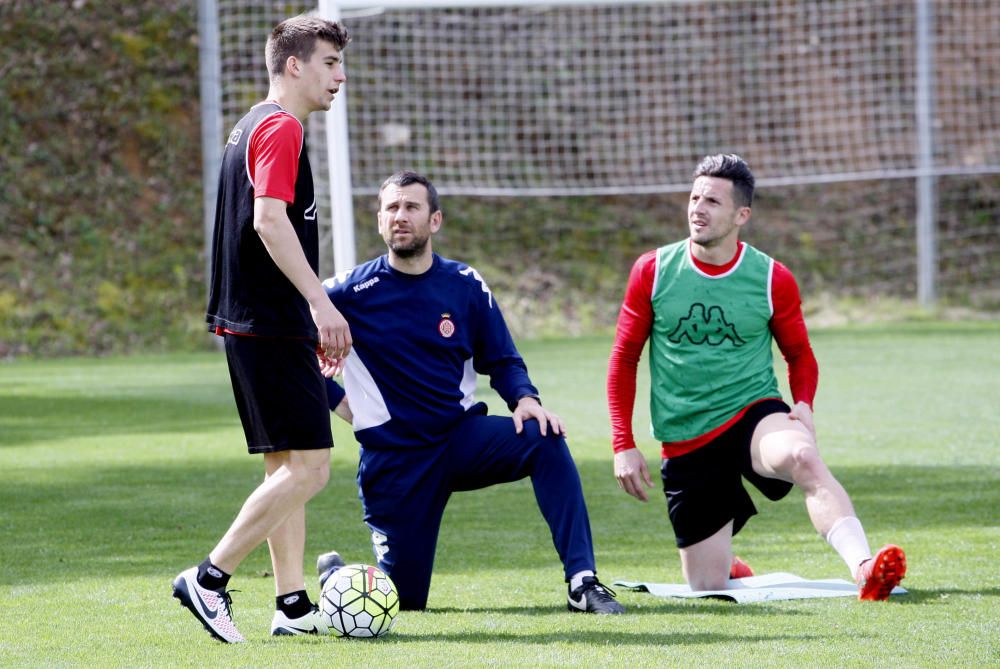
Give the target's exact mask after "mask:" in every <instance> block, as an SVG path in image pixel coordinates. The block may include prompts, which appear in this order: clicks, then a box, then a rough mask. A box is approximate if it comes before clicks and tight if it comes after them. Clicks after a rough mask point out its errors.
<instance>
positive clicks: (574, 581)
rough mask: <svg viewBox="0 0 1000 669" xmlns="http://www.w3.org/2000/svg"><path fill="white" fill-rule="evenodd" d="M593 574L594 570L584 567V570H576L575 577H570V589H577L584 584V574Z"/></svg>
mask: <svg viewBox="0 0 1000 669" xmlns="http://www.w3.org/2000/svg"><path fill="white" fill-rule="evenodd" d="M593 575H594V572H592V571H590V570H589V569H584V570H583V571H578V572H576V573H575V574H573V577H572V578H571V579H569V589H570V590H576V589H577V588H579V587H580V586H581V585H583V577H584V576H593Z"/></svg>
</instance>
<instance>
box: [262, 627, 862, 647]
mask: <svg viewBox="0 0 1000 669" xmlns="http://www.w3.org/2000/svg"><path fill="white" fill-rule="evenodd" d="M837 637H842V638H847V635H845V634H829V635H816V634H774V635H758V634H753V635H752V636H750V635H740V634H715V633H699V632H688V633H684V632H677V633H671V632H663V633H652V632H626V631H621V630H620V629H615V628H613V627H611V626H606V627H602V628H601V629H599V630H593V631H589V630H580V631H574V632H544V633H535V634H533V633H523V634H522V633H514V632H496V631H488V632H485V631H484V632H476V631H472V630H462V631H456V632H429V633H428V632H421V633H419V634H412V635H409V634H406V633H403V632H393V633H391V634H389V635H387V636H384V637H380V638H378V639H373V640H372V639H344V640H343V641H344V642H345V643H373V642H374V643H377V644H389V645H401V644H412V643H433V642H453V643H461V644H484V645H486V646H491V647H492V646H496V644H498V643H516V644H527V645H546V644H554V643H561V644H567V645H574V646H575V645H579V646H588V647H594V646H597V647H603V646H636V647H640V648H641V647H646V648H649V647H654V646H666V645H677V646H680V645H708V644H718V643H726V644H729V643H741V644H745V643H762V644H766V643H769V642H773V641H779V642H780V641H795V642H807V641H823V642H830V641H832V640H835V639H836V638H837ZM319 642H320V643H322V640H320V641H319ZM267 643H281V642H280V641H277V640H268V642H267ZM285 643H287V642H285Z"/></svg>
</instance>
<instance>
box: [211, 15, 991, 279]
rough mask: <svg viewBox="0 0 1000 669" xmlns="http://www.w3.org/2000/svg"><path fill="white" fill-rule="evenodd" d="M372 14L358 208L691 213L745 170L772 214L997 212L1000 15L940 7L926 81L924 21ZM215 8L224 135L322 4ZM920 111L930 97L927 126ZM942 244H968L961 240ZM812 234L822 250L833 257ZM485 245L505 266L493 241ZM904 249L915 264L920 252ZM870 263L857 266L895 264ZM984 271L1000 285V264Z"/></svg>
mask: <svg viewBox="0 0 1000 669" xmlns="http://www.w3.org/2000/svg"><path fill="white" fill-rule="evenodd" d="M373 4H374V5H376V6H373V7H371V8H364V7H361V3H359V2H356V1H351V2H345V3H343V5H342V7H343V9H342V10H341V13H340V18H341V20H342V21H343V22H344V23H345V24H346V25H347V26H348V28H349V30H350V32H351V34H352V35H353V37H354V39H353V42H352V43H351V45H350V47H349V48H348V50H347V52H346V63H347V71H348V83H347V86H346V90H347V102H348V110H347V112H348V113H347V116H348V119H349V126H348V127H349V137H350V159H351V163H350V173H351V174H350V177H351V182H352V189H353V193H354V194H355V195H356V196H365V195H371V194H373V193H375V192H376V190H377V188H378V185H379V184H380V183H381V182H382V180H383V179H384V178H385V177H386V176H387V175H388V174H390V173H391V172H393V171H395V170H397V169H400V168H404V167H406V168H412V169H416V170H418V171H421V172H424V173H426V174H427V175H428V176H430V177H431V178H432V179H433V180H434V182H435V183H436V184H437V186H438V188H439V190H440V191H441V192H442V194H445V195H451V196H473V197H487V198H489V197H498V198H509V197H511V196H519V197H524V196H540V197H565V196H576V197H609V196H629V195H631V196H635V195H655V194H659V195H663V194H670V193H682V192H686V191H687V190H688V188H689V187H690V172H691V170H692V168H693V166H694V164H695V163H696V162H697V160H698V159H699V158H700V157H701V156H703V155H705V154H707V153H715V152H721V151H726V152H736V153H740V154H741V155H743V156H744V157H746V158H747V160H748V161H749V162H750V164H751V166H752V167H753V169H754V172H755V174H756V175H757V177H758V183H759V186H760V187H761V192H762V194H763V193H771V194H774V195H777V194H780V192H781V191H780V189H781V188H792V187H795V188H800V191H796V192H802V191H801V188H802V187H806V188H807V187H809V186H816V185H823V184H832V183H836V182H845V183H847V182H864V181H870V182H872V183H873V184H874V183H875V182H882V181H884V180H886V179H894V180H900V181H899V184H900V188H901V189H902V190H906V191H909V192H910V195H911V196H912V192H913V180H915V179H917V178H919V177H921V176H924V177H926V176H932V177H934V178H935V179H938V178H941V180H942V182H945V181H947V182H948V183H964V182H963V179H965V180H966V181H969V182H974V183H983V184H985V185H984V186H983V187H984V188H985V189H986V193H985V195H983V198H984V199H985V201H987V202H995V199H991V198H995V195H994V191H995V190H996V180H995V179H991V178H986V179H983V176H984V175H986V176H987V177H989V176H990V175H996V174H1000V114H998V113H997V110H998V109H1000V40H998V39H997V35H998V32H997V30H998V26H1000V3H997V2H995V1H994V0H951V1H948V2H932V3H930V4H931V5H933V7H934V17H933V24H932V31H931V34H930V38H931V46H932V48H933V61H932V62H931V67H932V69H931V71H930V72H929V76H925V78H924V81H923V82H922V80H921V76H922V75H921V71H920V62H921V61H920V59H921V56H922V52H921V50H920V48H919V46H920V45H919V43H918V38H917V35H918V28H919V26H918V16H917V9H916V8H917V6H918V4H919V3H917V2H914V0H880V1H878V2H871V1H869V0H829V1H827V2H822V3H819V2H800V1H798V0H760V1H756V2H740V1H733V0H705V1H701V2H692V1H673V2H671V1H667V0H665V1H663V2H633V3H628V2H626V3H605V4H592V3H586V2H579V3H568V2H564V1H555V2H549V3H543V2H539V3H538V4H536V5H527V4H525V3H509V4H508V5H507V6H503V5H501V4H500V3H498V2H475V0H469V2H467V3H466V4H467V6H464V7H458V6H456V5H457V4H458V3H446V2H426V3H420V2H413V3H403V2H398V1H396V2H383V3H373ZM379 4H380V5H381V7H383V8H379V6H378V5H379ZM406 5H409V7H407V6H406ZM218 8H219V23H220V31H221V45H222V69H223V71H222V89H223V113H224V117H225V119H224V125H225V126H226V127H228V126H231V125H232V123H233V122H235V120H236V119H237V118H238V117H239V116H240V115H241V114H242V113H244V112H245V110H246V108H247V107H249V106H250V105H251V104H253V102H255V101H256V100H258V99H260V98H261V97H262V96H263V95H264V93H265V92H266V90H267V81H266V75H265V72H264V67H263V62H262V60H263V57H262V50H263V49H262V43H263V38H264V35H266V33H267V31H268V30H269V29H270V27H271V26H273V25H274V24H275V23H277V22H278V21H280V20H282V19H283V18H286V17H287V16H289V15H293V14H295V13H298V12H303V11H313V10H316V3H309V2H274V1H268V0H218ZM922 86H923V87H924V88H923V89H922V88H921V87H922ZM922 90H923V91H924V92H923V93H921V91H922ZM922 94H923V95H930V96H932V97H931V98H930V101H929V104H927V105H925V107H924V108H925V109H928V110H929V111H930V117H929V123H928V119H926V118H925V119H921V118H920V109H921V99H920V96H921V95H922ZM338 101H339V98H338ZM323 122H324V119H323V118H321V116H320V115H314V121H313V126H312V128H311V130H310V137H311V140H312V147H313V149H312V151H311V158H312V159H313V162H314V165H315V166H316V168H315V169H316V170H317V172H318V174H317V182H318V183H319V184H321V185H325V184H326V183H327V174H326V172H325V170H326V167H325V159H326V155H325V151H324V150H317V147H323V146H325V135H324V131H323V127H322V124H323ZM922 123H923V124H924V125H923V130H924V132H925V135H923V136H921V134H920V131H921V127H922ZM928 133H929V134H928ZM928 137H930V138H932V141H933V144H932V151H930V152H929V153H927V152H925V153H924V155H923V156H922V155H921V142H922V141H924V140H925V139H927V138H928ZM944 177H948V179H944ZM955 178H957V181H956V179H955ZM890 190H893V189H892V188H890ZM872 192H880V191H879V190H878V189H875V190H873V191H872ZM963 192H965V190H963ZM966 194H967V193H966ZM848 197H856V195H855V196H848ZM948 197H949V195H948V193H946V192H943V191H942V192H940V193H938V198H939V200H940V201H941V202H947V201H948ZM361 202H364V200H362V201H361ZM584 206H592V205H584ZM366 208H367V209H370V206H367V205H366ZM845 209H848V210H849V209H850V207H846V208H845ZM865 211H866V212H867V214H866V215H868V216H870V217H871V219H870V220H869V223H870V222H871V220H875V221H878V220H885V221H887V220H888V219H890V218H892V217H895V216H899V215H908V216H910V217H911V218H910V221H909V226H910V228H909V234H910V235H912V234H913V232H912V215H913V211H912V209H910V210H907V211H904V212H901V211H900V205H899V204H898V203H894V204H893V205H891V206H889V205H887V208H886V209H885V210H879V207H878V203H877V202H873V203H871V206H870V207H869V206H868V204H867V203H866V204H865ZM756 213H757V212H756V209H755V217H756ZM792 213H793V214H795V212H792ZM673 215H675V216H676V214H673ZM368 217H369V215H368V214H367V213H366V214H364V216H363V218H362V220H365V221H366V223H367V220H368ZM324 220H329V217H328V216H326V217H324ZM682 222H683V219H681V223H682ZM549 223H551V221H550V222H549ZM892 223H893V224H895V223H896V221H895V220H893V221H892ZM486 227H488V226H484V228H486ZM869 227H873V228H875V229H873V230H872V234H873V235H875V238H877V236H878V230H877V225H874V226H871V225H869ZM956 227H961V226H960V225H959V226H956ZM938 228H939V229H940V231H941V233H942V234H949V233H950V229H949V225H948V223H947V222H946V221H939V222H938ZM670 230H673V234H671V233H670V232H669V231H668V230H667V228H666V227H664V228H663V229H661V230H660V231H659V233H660V235H661V240H662V241H667V237H669V238H672V237H673V236H678V235H681V234H682V233H683V228H682V227H681V225H674V227H672V228H670ZM805 230H806V232H807V233H808V234H811V235H812V238H813V239H814V240H815V239H823V238H824V235H825V236H826V237H831V236H832V237H836V236H837V235H830V234H827V233H829V231H826V230H812V229H810V228H809V226H808V225H806V227H805ZM996 232H997V230H996V228H995V227H993V228H989V226H988V225H987V226H984V227H983V228H982V229H981V230H977V231H973V232H970V234H973V235H980V236H981V238H982V239H985V238H986V237H987V236H988V235H989V234H990V233H992V234H993V235H994V236H995V233H996ZM480 234H481V235H482V242H483V244H484V245H488V243H489V241H490V240H489V234H490V233H489V231H488V230H484V231H482V232H481V233H480ZM955 234H959V235H960V234H962V233H961V232H956V233H955ZM871 239H872V238H869V242H870V241H871ZM977 239H978V238H977ZM897 242H898V244H897V246H898V248H901V249H905V253H906V254H907V255H908V257H909V260H912V259H913V257H914V256H915V250H914V243H915V242H914V240H913V238H912V236H911V237H910V238H908V239H907V238H902V239H897ZM945 242H947V239H942V240H940V242H939V247H940V246H941V245H943V244H944V243H945ZM364 243H365V242H364V239H363V238H362V239H360V240H359V245H363V244H364ZM616 243H618V240H616V239H615V238H614V237H612V238H611V239H606V240H604V241H603V242H602V244H604V245H609V244H616ZM863 246H864V245H863V244H861V245H859V246H858V247H857V248H856V249H854V250H856V251H857V252H859V253H869V252H873V253H878V252H879V249H878V248H877V247H876V249H875V250H874V251H870V250H869V249H866V248H863ZM992 248H993V254H992V255H993V257H996V255H997V247H996V246H993V247H992ZM635 250H638V251H641V250H643V249H628V252H629V253H631V252H632V251H635ZM883 250H884V249H883ZM821 252H822V251H821ZM360 255H361V254H360V253H359V256H360ZM947 267H948V263H942V266H941V268H940V269H941V271H945V270H946V269H947ZM910 268H912V267H909V266H908V269H910ZM626 269H627V268H626ZM987 269H988V270H989V271H990V272H994V273H992V274H989V273H988V274H987V280H990V281H993V282H996V281H997V280H998V278H1000V277H998V274H997V273H996V272H1000V269H997V268H996V263H995V262H993V263H991V264H990V263H988V264H987ZM966 278H967V277H966ZM947 279H948V277H947V275H943V276H940V277H939V280H941V281H943V282H945V283H946V282H947ZM963 280H964V279H963ZM912 284H913V282H912V281H910V282H908V283H907V284H906V286H904V287H900V288H898V289H897V291H896V292H899V293H902V294H906V293H907V292H908V291H909V290H910V289H912ZM619 297H620V296H619Z"/></svg>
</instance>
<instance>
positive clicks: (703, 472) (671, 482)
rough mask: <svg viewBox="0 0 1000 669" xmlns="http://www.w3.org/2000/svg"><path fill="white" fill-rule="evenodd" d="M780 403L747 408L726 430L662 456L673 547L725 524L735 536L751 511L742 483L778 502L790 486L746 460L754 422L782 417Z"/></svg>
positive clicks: (785, 409)
mask: <svg viewBox="0 0 1000 669" xmlns="http://www.w3.org/2000/svg"><path fill="white" fill-rule="evenodd" d="M789 411H791V409H789V407H788V405H787V404H785V403H784V402H782V401H781V400H763V401H761V402H758V403H757V404H754V405H753V406H751V407H750V408H749V409H748V410H747V412H746V413H745V414H743V417H742V418H740V419H739V420H738V421H736V423H734V424H733V426H732V427H730V428H729V429H728V430H726V431H725V432H723V433H722V434H720V435H719V436H718V437H716V438H715V439H713V440H712V441H710V442H708V443H707V444H705V445H704V446H701V447H700V448H697V449H695V450H693V451H691V452H690V453H685V454H684V455H680V456H677V457H676V458H668V459H666V460H664V461H663V464H662V465H661V467H660V477H661V478H662V479H663V494H664V495H665V496H666V498H667V512H668V513H669V514H670V523H671V524H672V525H673V526H674V536H675V538H676V540H677V547H678V548H686V547H687V546H692V545H694V544H696V543H698V542H699V541H702V540H704V539H707V538H708V537H710V536H712V535H713V534H715V533H716V532H718V531H719V530H720V529H721V528H722V527H723V526H724V525H725V524H726V523H728V522H729V521H730V520H732V521H733V534H734V535H735V534H736V533H737V532H739V531H740V529H742V528H743V526H744V525H745V524H746V522H747V520H749V518H750V516H752V515H754V514H756V513H757V507H755V506H754V503H753V500H751V499H750V494H749V493H748V492H747V491H746V488H744V487H743V480H742V479H744V478H745V479H746V480H748V481H750V483H752V484H753V485H754V487H756V488H757V489H758V490H760V491H761V492H762V493H764V495H765V496H766V497H767V498H768V499H770V500H779V499H781V498H782V497H784V496H785V495H787V494H788V492H789V491H790V490H791V489H792V484H791V483H788V482H786V481H782V480H780V479H772V478H768V477H766V476H761V475H760V474H758V473H757V472H755V471H754V470H753V466H752V465H751V462H750V441H751V439H752V437H753V431H754V429H755V428H756V427H757V424H758V423H759V422H760V421H761V420H763V419H764V418H765V417H767V416H769V415H771V414H773V413H779V412H781V413H788V412H789Z"/></svg>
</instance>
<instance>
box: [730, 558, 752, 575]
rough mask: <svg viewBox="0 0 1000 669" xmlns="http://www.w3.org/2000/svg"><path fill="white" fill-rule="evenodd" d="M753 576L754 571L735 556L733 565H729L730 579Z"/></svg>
mask: <svg viewBox="0 0 1000 669" xmlns="http://www.w3.org/2000/svg"><path fill="white" fill-rule="evenodd" d="M747 576H753V569H751V568H750V565H748V564H747V563H746V562H744V561H743V560H741V559H740V558H738V557H736V556H733V563H732V564H731V565H729V578H730V579H733V578H746V577H747Z"/></svg>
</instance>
